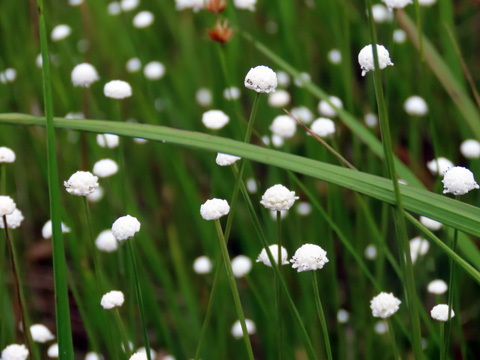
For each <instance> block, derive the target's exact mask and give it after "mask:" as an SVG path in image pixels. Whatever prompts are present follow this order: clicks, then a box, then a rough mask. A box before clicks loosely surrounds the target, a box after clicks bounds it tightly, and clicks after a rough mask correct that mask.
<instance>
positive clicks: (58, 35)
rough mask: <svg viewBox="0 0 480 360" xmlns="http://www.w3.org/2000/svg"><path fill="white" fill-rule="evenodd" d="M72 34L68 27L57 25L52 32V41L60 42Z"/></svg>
mask: <svg viewBox="0 0 480 360" xmlns="http://www.w3.org/2000/svg"><path fill="white" fill-rule="evenodd" d="M71 33H72V29H71V28H70V26H68V25H65V24H61V25H57V26H55V27H54V28H53V30H52V34H51V37H52V41H60V40H63V39H66V38H67V37H68V36H69V35H70V34H71Z"/></svg>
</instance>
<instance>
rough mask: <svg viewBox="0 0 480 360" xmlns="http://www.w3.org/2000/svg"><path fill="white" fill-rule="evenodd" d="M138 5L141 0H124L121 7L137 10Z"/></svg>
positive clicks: (125, 9)
mask: <svg viewBox="0 0 480 360" xmlns="http://www.w3.org/2000/svg"><path fill="white" fill-rule="evenodd" d="M138 5H140V0H122V1H121V2H120V7H121V8H122V10H123V11H125V12H127V11H132V10H135V9H136V8H137V7H138Z"/></svg>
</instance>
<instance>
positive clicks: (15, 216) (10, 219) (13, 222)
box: [0, 208, 25, 229]
mask: <svg viewBox="0 0 480 360" xmlns="http://www.w3.org/2000/svg"><path fill="white" fill-rule="evenodd" d="M6 218H7V226H8V228H9V229H16V228H18V227H20V225H22V222H23V220H24V219H25V218H24V216H23V214H22V212H21V211H20V210H19V209H17V208H15V210H14V211H13V213H11V214H8V215H6ZM4 228H5V224H4V223H3V219H0V229H4Z"/></svg>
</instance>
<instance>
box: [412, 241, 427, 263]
mask: <svg viewBox="0 0 480 360" xmlns="http://www.w3.org/2000/svg"><path fill="white" fill-rule="evenodd" d="M409 245H410V257H411V258H412V263H415V261H416V260H417V258H418V256H420V255H421V256H423V255H426V254H427V253H428V250H430V243H429V242H428V241H427V240H426V239H424V238H422V237H421V236H417V237H414V238H413V239H412V240H410V242H409Z"/></svg>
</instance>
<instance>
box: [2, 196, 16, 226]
mask: <svg viewBox="0 0 480 360" xmlns="http://www.w3.org/2000/svg"><path fill="white" fill-rule="evenodd" d="M16 208H17V204H15V201H13V199H12V198H11V197H10V196H6V195H0V217H3V216H5V215H11V214H13V212H14V211H15V209H16ZM2 222H3V220H2Z"/></svg>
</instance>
